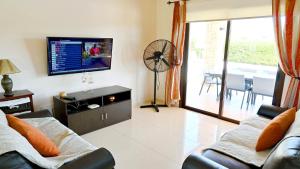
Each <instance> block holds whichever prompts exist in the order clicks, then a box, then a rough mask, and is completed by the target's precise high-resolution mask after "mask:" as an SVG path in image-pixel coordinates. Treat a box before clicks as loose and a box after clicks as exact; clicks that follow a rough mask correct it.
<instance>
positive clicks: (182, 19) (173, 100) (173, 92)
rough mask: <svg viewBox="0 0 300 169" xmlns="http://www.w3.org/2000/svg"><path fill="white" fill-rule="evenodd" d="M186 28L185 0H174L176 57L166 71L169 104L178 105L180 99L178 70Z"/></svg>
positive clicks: (173, 30)
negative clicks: (181, 0) (180, 0)
mask: <svg viewBox="0 0 300 169" xmlns="http://www.w3.org/2000/svg"><path fill="white" fill-rule="evenodd" d="M185 29H186V2H185V1H183V2H179V1H177V2H175V3H174V11H173V28H172V43H173V44H174V45H175V46H176V50H177V51H176V53H177V57H176V58H175V59H174V60H173V61H172V62H173V64H171V65H172V66H171V68H170V69H169V71H168V72H167V77H166V89H165V99H166V104H167V105H169V106H172V105H178V104H179V101H180V72H181V66H182V61H183V51H184V41H185Z"/></svg>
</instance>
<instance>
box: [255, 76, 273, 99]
mask: <svg viewBox="0 0 300 169" xmlns="http://www.w3.org/2000/svg"><path fill="white" fill-rule="evenodd" d="M274 87H275V79H272V78H265V77H256V76H254V77H253V87H252V92H251V104H253V105H254V104H255V101H256V96H257V95H261V96H268V97H273V94H274Z"/></svg>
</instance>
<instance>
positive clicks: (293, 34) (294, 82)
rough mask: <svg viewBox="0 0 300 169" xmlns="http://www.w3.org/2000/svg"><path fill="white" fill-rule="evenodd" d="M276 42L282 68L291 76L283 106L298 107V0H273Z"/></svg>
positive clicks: (299, 88) (299, 23) (299, 1)
mask: <svg viewBox="0 0 300 169" xmlns="http://www.w3.org/2000/svg"><path fill="white" fill-rule="evenodd" d="M273 18H274V27H275V35H276V43H277V48H278V53H279V56H280V66H281V68H282V70H283V71H284V72H285V74H287V75H288V76H290V77H291V80H290V83H289V86H288V89H287V94H286V97H285V99H284V103H283V106H284V107H298V109H299V108H300V99H299V96H300V81H299V80H300V0H273Z"/></svg>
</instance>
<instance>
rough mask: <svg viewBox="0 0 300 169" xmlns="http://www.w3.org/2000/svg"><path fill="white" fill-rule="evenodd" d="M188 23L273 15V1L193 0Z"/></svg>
mask: <svg viewBox="0 0 300 169" xmlns="http://www.w3.org/2000/svg"><path fill="white" fill-rule="evenodd" d="M187 8H188V12H187V20H188V21H199V20H215V19H217V20H219V19H232V18H244V17H254V16H270V15H272V0H192V1H190V2H188V7H187Z"/></svg>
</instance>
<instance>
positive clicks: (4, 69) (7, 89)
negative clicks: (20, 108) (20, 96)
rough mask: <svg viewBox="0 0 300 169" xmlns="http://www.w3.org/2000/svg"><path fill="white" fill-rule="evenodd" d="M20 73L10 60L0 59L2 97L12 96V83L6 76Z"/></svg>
mask: <svg viewBox="0 0 300 169" xmlns="http://www.w3.org/2000/svg"><path fill="white" fill-rule="evenodd" d="M19 72H21V71H20V70H19V69H18V68H17V67H16V66H15V65H14V64H13V63H12V62H11V61H10V60H8V59H0V74H1V75H3V79H2V80H1V86H2V88H3V89H4V96H6V97H8V96H13V95H14V94H13V92H12V88H13V82H12V80H11V78H9V76H8V74H14V73H19Z"/></svg>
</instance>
